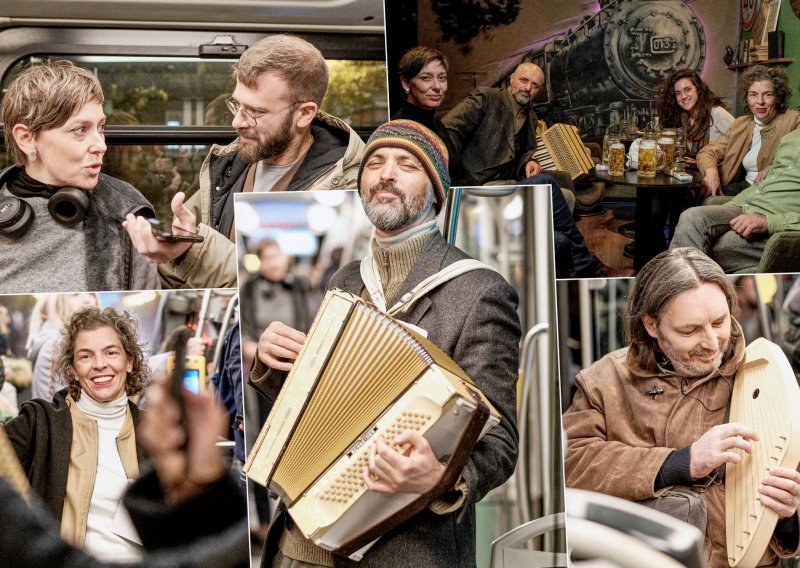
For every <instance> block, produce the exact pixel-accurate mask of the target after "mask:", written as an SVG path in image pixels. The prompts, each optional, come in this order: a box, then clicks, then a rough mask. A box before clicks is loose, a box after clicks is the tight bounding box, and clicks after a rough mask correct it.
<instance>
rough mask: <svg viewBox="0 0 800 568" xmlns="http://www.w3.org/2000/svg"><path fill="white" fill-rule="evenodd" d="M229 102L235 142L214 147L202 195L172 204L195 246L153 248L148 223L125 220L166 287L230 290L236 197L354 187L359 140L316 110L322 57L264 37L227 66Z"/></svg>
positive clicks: (295, 40)
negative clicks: (231, 82)
mask: <svg viewBox="0 0 800 568" xmlns="http://www.w3.org/2000/svg"><path fill="white" fill-rule="evenodd" d="M233 75H234V78H235V79H236V88H235V89H234V91H233V96H231V97H230V98H229V99H227V100H226V103H227V105H228V108H229V109H230V111H231V112H232V113H233V122H232V126H233V127H234V128H235V129H236V132H237V133H238V135H239V137H238V138H237V139H236V140H235V141H234V142H232V143H231V144H229V145H227V146H216V145H215V146H213V147H212V148H211V151H210V152H209V154H208V156H207V157H206V160H205V161H204V162H203V165H202V166H201V168H200V189H199V190H198V191H197V192H196V193H195V194H194V195H193V196H192V197H191V198H190V199H189V200H188V201H187V202H186V203H185V204H184V198H185V196H184V195H183V193H178V194H176V196H175V198H173V200H172V211H173V213H174V214H175V218H174V220H173V225H172V228H173V231H174V232H175V233H181V234H186V233H195V232H197V233H198V234H199V235H200V236H202V237H203V242H201V243H195V244H192V243H187V242H178V243H175V242H169V241H163V240H157V239H156V238H155V237H153V235H152V234H151V232H150V226H149V224H148V223H147V222H146V221H145V220H137V219H134V218H133V217H132V216H128V218H127V223H126V226H127V229H128V232H129V233H130V234H131V238H132V239H133V242H134V244H135V245H136V247H137V250H138V251H139V252H140V253H141V254H143V255H144V256H146V257H147V258H149V259H150V260H151V261H152V262H158V263H159V267H158V271H159V275H160V277H161V280H162V282H163V284H164V286H165V287H168V288H223V287H235V286H236V254H235V253H236V246H235V244H234V239H233V236H234V235H233V217H234V207H233V196H234V195H235V194H237V193H241V192H250V191H256V192H265V191H309V190H322V189H352V188H353V187H354V185H355V184H354V182H355V178H356V173H357V171H358V163H359V160H360V158H361V152H362V150H363V148H364V142H363V141H362V140H361V138H359V136H358V134H357V133H356V132H355V131H354V130H353V129H352V128H350V126H349V125H348V124H347V123H345V122H344V121H343V120H341V119H339V118H336V117H334V116H331V115H329V114H327V113H325V112H323V111H321V110H320V109H319V107H320V105H321V104H322V99H323V98H324V97H325V92H326V90H327V88H328V68H327V66H326V64H325V59H324V58H323V57H322V54H321V53H320V52H319V50H318V49H317V48H316V47H314V46H313V45H311V44H310V43H308V42H307V41H305V40H303V39H301V38H299V37H296V36H291V35H280V34H276V35H271V36H268V37H266V38H264V39H262V40H260V41H258V42H256V43H255V44H254V45H252V46H251V47H250V48H249V49H247V51H245V52H244V53H243V54H242V57H241V58H240V59H239V61H238V62H237V63H236V65H235V66H234V71H233Z"/></svg>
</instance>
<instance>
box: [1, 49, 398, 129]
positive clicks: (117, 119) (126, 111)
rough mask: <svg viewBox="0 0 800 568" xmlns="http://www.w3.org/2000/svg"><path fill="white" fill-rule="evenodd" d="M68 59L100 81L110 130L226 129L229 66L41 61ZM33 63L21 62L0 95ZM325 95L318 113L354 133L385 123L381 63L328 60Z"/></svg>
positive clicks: (218, 62) (187, 61) (219, 62)
mask: <svg viewBox="0 0 800 568" xmlns="http://www.w3.org/2000/svg"><path fill="white" fill-rule="evenodd" d="M46 57H53V58H60V59H69V60H71V61H72V62H74V63H75V64H76V65H80V66H81V67H85V68H87V69H90V70H91V71H92V72H93V73H95V74H96V75H97V77H98V78H99V79H100V83H101V84H102V86H103V91H104V92H105V96H106V104H105V111H106V114H107V115H108V124H112V125H114V124H124V125H161V126H165V125H166V126H203V125H207V126H229V125H230V123H231V117H230V113H229V112H228V110H227V108H226V106H225V99H226V98H227V97H229V96H230V95H231V93H232V92H233V89H234V87H235V86H236V83H235V81H234V80H233V77H232V76H231V63H232V61H231V60H225V59H199V58H194V57H185V58H176V57H169V58H166V57H165V58H157V57H131V56H113V57H110V56H109V57H91V56H63V55H57V56H56V55H53V56H49V55H43V56H37V57H36V59H37V60H39V59H42V58H46ZM30 62H31V58H26V59H23V60H20V61H19V62H18V63H17V64H16V65H14V66H13V67H12V68H11V69H10V71H9V72H8V74H7V75H6V76H5V77H4V80H3V85H2V87H3V89H5V88H6V87H7V86H8V84H9V83H10V82H11V81H12V80H13V79H14V77H16V76H17V75H18V74H19V73H20V72H21V71H22V69H23V68H24V67H25V66H26V65H28V64H30ZM327 63H328V69H329V72H330V80H329V84H328V93H327V95H326V97H325V100H324V101H323V103H322V110H324V111H326V112H328V113H330V114H333V115H334V116H337V117H339V118H341V119H342V120H344V121H345V122H347V123H348V124H350V125H351V126H352V127H353V128H374V127H376V126H378V125H379V124H381V123H383V122H385V121H386V119H387V108H388V102H387V98H386V70H385V64H384V63H383V62H381V61H361V60H340V59H331V60H327Z"/></svg>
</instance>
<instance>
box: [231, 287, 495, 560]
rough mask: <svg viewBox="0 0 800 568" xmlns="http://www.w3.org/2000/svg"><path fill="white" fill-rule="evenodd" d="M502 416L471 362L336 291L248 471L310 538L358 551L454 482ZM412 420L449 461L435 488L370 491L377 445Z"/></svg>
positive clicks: (328, 546) (328, 297)
mask: <svg viewBox="0 0 800 568" xmlns="http://www.w3.org/2000/svg"><path fill="white" fill-rule="evenodd" d="M498 421H499V418H498V415H497V412H496V411H495V410H494V408H493V407H492V406H491V404H490V403H489V402H488V400H487V399H486V398H485V397H484V396H483V395H482V394H481V393H480V391H479V390H478V389H477V388H476V387H475V386H474V385H473V384H472V381H471V380H470V379H469V377H467V375H466V374H465V373H464V371H463V370H462V369H461V368H460V367H458V365H456V363H455V362H453V360H452V359H450V358H449V357H448V356H447V355H446V354H445V353H444V352H442V351H441V350H440V349H439V348H438V347H436V346H435V345H434V344H433V343H432V342H430V341H429V340H428V339H426V338H425V337H423V336H422V335H421V334H419V333H417V332H416V331H414V330H412V329H410V328H408V327H406V326H405V325H403V324H401V323H400V322H397V321H396V320H394V319H392V318H391V317H389V316H387V315H386V314H384V313H382V312H380V311H379V310H378V309H377V308H375V307H374V306H372V305H371V304H368V303H366V302H365V301H364V300H362V299H361V298H358V297H356V296H353V295H352V294H348V293H346V292H342V291H339V290H334V291H331V292H328V294H327V295H326V296H325V299H324V300H323V302H322V306H321V308H320V310H319V312H318V313H317V316H316V318H315V320H314V323H313V324H312V326H311V330H310V331H309V333H308V335H307V338H306V343H305V345H304V346H303V349H302V350H301V352H300V354H299V356H298V358H297V361H296V362H295V364H294V366H293V368H292V371H291V372H290V373H289V376H288V377H287V379H286V382H285V384H284V385H283V388H282V390H281V392H280V394H279V396H278V398H277V400H276V401H275V405H274V407H273V409H272V412H271V413H270V415H269V417H268V419H267V422H266V424H265V425H264V427H263V429H262V431H261V434H260V435H259V437H258V439H257V441H256V443H255V445H254V447H253V449H252V450H251V452H250V455H249V457H248V460H247V463H246V464H245V471H246V473H247V475H248V477H250V478H251V479H253V480H254V481H256V482H258V483H260V484H262V485H265V486H268V487H269V488H270V489H271V490H273V491H274V492H276V493H277V494H279V495H280V496H281V498H282V499H283V500H284V501H285V502H286V503H287V505H288V512H289V514H290V515H291V516H292V518H293V519H294V521H295V524H296V525H297V527H298V529H300V531H301V532H302V533H303V535H304V536H305V537H306V538H310V539H312V540H313V541H314V542H315V543H316V544H317V545H319V546H322V547H323V548H326V549H328V550H332V551H334V552H337V553H340V554H345V555H352V554H354V553H356V552H357V551H358V550H359V549H361V548H363V547H364V546H365V545H368V544H369V543H370V542H372V541H374V540H375V539H376V538H378V537H379V536H381V535H382V534H384V533H385V532H386V531H388V530H390V529H391V528H393V527H394V526H396V525H397V524H399V523H401V522H403V521H404V520H405V519H406V518H408V517H409V516H411V515H413V514H415V513H416V512H417V511H419V510H421V509H422V508H424V507H425V506H427V504H429V503H430V502H432V501H433V500H435V499H436V498H437V497H439V496H440V495H441V494H442V493H443V492H444V491H446V490H448V489H450V488H451V487H452V486H453V484H454V483H455V481H456V479H457V478H458V475H459V474H460V471H461V469H462V468H463V466H464V463H466V459H467V458H468V456H469V453H470V452H471V450H472V447H473V445H474V443H475V441H476V440H477V439H478V438H479V437H480V436H482V435H483V433H485V432H486V430H488V428H489V427H490V426H491V425H493V424H496V423H497V422H498ZM407 429H411V430H416V431H418V432H419V433H421V434H422V435H423V436H425V437H426V438H427V440H428V442H429V443H430V444H431V447H432V449H433V450H434V453H435V454H436V455H437V457H439V458H440V459H445V458H447V459H448V460H449V461H448V473H446V474H445V479H443V480H442V482H440V484H439V485H438V486H437V488H434V490H433V491H432V492H431V494H429V495H424V496H420V495H407V494H401V495H386V494H380V493H375V492H371V491H368V490H367V487H366V484H365V483H364V481H363V478H362V475H363V470H364V466H365V465H366V463H367V455H368V451H369V447H370V445H371V443H373V442H374V440H375V439H377V437H378V436H383V437H384V439H385V440H386V441H387V443H389V444H390V445H392V442H391V440H392V438H393V437H394V436H396V435H397V434H400V433H401V432H402V431H404V430H407ZM398 449H399V450H400V451H403V450H404V449H405V448H398ZM356 557H357V556H356Z"/></svg>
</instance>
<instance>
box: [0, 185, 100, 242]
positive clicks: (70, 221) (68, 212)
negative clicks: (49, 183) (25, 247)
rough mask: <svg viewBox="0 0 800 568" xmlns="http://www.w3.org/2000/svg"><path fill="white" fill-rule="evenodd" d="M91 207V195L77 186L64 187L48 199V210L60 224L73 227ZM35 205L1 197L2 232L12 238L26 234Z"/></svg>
mask: <svg viewBox="0 0 800 568" xmlns="http://www.w3.org/2000/svg"><path fill="white" fill-rule="evenodd" d="M88 209H89V195H88V194H87V193H86V192H85V191H84V190H82V189H78V188H77V187H62V188H61V189H59V190H58V191H56V192H55V193H54V194H53V195H52V196H51V197H50V198H49V199H48V200H47V211H48V212H49V213H50V216H51V217H52V218H53V219H54V220H55V221H56V222H57V223H59V224H61V225H64V226H65V227H72V226H74V225H77V224H78V223H80V222H81V221H83V219H84V217H86V211H87V210H88ZM34 217H35V215H34V213H33V207H31V205H30V203H28V202H27V201H25V200H24V199H20V198H19V197H16V196H13V195H10V196H5V197H2V198H0V234H3V235H6V236H8V237H11V238H15V239H16V238H19V237H21V236H22V235H24V234H25V233H26V232H27V231H28V229H29V228H30V226H31V224H32V223H33V218H34Z"/></svg>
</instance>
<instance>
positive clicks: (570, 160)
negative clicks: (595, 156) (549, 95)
mask: <svg viewBox="0 0 800 568" xmlns="http://www.w3.org/2000/svg"><path fill="white" fill-rule="evenodd" d="M533 159H534V160H536V161H537V162H538V163H539V165H540V166H542V170H562V171H565V172H567V173H568V174H569V176H570V177H571V178H572V179H573V180H575V179H577V178H579V177H581V176H582V175H585V174H588V173H589V172H590V171H591V170H592V168H594V162H593V161H592V158H591V157H590V155H589V150H588V149H587V148H586V146H584V145H583V141H582V140H581V137H580V136H579V135H578V129H577V128H576V127H575V126H572V125H570V124H554V125H553V126H551V127H550V128H548V129H547V130H545V131H544V132H543V133H542V134H541V136H538V135H537V144H536V150H535V151H534V153H533Z"/></svg>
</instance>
